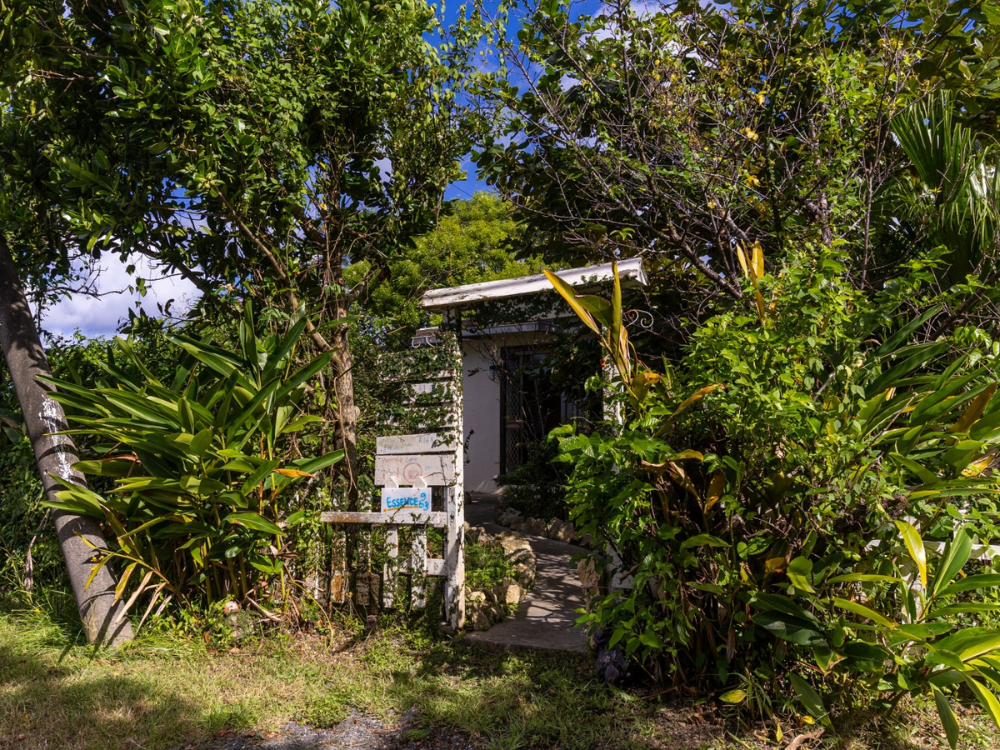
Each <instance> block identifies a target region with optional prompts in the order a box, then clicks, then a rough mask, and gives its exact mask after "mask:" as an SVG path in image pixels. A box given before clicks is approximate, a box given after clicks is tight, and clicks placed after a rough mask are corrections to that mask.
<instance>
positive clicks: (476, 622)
mask: <svg viewBox="0 0 1000 750" xmlns="http://www.w3.org/2000/svg"><path fill="white" fill-rule="evenodd" d="M492 624H493V623H492V622H490V618H489V615H487V614H486V611H485V610H482V609H480V610H476V614H475V615H473V617H472V629H473V630H489V629H490V626H491V625H492Z"/></svg>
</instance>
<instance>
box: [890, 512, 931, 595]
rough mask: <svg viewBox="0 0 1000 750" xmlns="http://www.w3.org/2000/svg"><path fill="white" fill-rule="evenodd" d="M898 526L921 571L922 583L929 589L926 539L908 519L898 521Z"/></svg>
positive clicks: (925, 588) (911, 555)
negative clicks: (924, 539)
mask: <svg viewBox="0 0 1000 750" xmlns="http://www.w3.org/2000/svg"><path fill="white" fill-rule="evenodd" d="M896 528H897V529H899V531H900V533H901V534H902V535H903V542H904V543H905V544H906V549H907V551H908V552H909V553H910V557H911V558H912V559H913V562H914V563H915V564H916V566H917V570H918V571H919V572H920V585H921V586H923V587H924V591H926V590H927V552H926V551H925V550H924V541H923V539H921V538H920V532H919V531H917V530H916V528H914V527H913V525H912V524H909V523H907V522H906V521H896Z"/></svg>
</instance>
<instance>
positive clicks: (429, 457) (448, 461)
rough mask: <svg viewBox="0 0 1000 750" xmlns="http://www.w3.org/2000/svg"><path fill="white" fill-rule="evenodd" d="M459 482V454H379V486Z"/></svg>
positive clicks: (433, 485)
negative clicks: (457, 479)
mask: <svg viewBox="0 0 1000 750" xmlns="http://www.w3.org/2000/svg"><path fill="white" fill-rule="evenodd" d="M454 483H455V454H454V453H428V454H423V455H398V456H397V455H390V456H378V455H376V456H375V485H376V486H377V487H385V486H387V485H388V486H390V487H391V486H392V485H394V484H395V485H400V486H406V485H414V484H418V485H423V486H427V487H448V486H451V485H452V484H454Z"/></svg>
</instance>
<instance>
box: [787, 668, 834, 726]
mask: <svg viewBox="0 0 1000 750" xmlns="http://www.w3.org/2000/svg"><path fill="white" fill-rule="evenodd" d="M788 678H789V679H790V680H791V682H792V687H793V688H794V689H795V694H796V696H798V699H799V702H800V703H801V704H802V705H803V706H804V707H805V709H806V711H807V712H808V713H809V715H810V716H812V717H813V718H814V719H816V721H818V722H820V723H821V724H822V725H823V726H825V727H827V728H829V729H833V724H832V723H831V722H830V717H829V715H828V714H827V711H826V706H824V705H823V699H822V698H820V697H819V693H817V692H816V691H815V690H813V687H812V685H810V684H809V683H808V682H806V681H805V680H804V679H802V678H801V677H799V676H798V675H797V674H795V672H791V673H789V675H788Z"/></svg>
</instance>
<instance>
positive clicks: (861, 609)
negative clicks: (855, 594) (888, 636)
mask: <svg viewBox="0 0 1000 750" xmlns="http://www.w3.org/2000/svg"><path fill="white" fill-rule="evenodd" d="M833 606H835V607H839V608H840V609H846V610H847V611H848V612H853V613H854V614H856V615H861V616H862V617H864V618H866V619H868V620H871V621H872V622H877V623H878V624H879V625H881V626H883V627H886V628H894V627H896V623H894V622H893V621H892V620H890V619H889V618H888V617H886V616H885V615H881V614H879V613H878V612H876V611H875V610H873V609H871V608H870V607H866V606H865V605H863V604H858V603H857V602H852V601H849V600H847V599H839V598H838V599H834V600H833Z"/></svg>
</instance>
